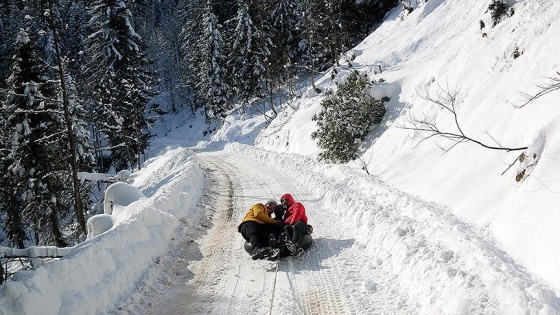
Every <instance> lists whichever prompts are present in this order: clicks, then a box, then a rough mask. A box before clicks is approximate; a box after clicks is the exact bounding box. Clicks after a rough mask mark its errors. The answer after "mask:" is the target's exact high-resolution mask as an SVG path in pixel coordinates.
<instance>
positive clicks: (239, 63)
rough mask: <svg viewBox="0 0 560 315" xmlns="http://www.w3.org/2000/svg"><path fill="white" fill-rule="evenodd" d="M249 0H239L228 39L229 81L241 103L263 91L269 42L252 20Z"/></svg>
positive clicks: (245, 102) (267, 37) (265, 84)
mask: <svg viewBox="0 0 560 315" xmlns="http://www.w3.org/2000/svg"><path fill="white" fill-rule="evenodd" d="M249 4H250V3H249V1H247V0H240V1H239V9H238V11H237V16H236V17H235V19H234V20H232V23H233V25H235V29H234V31H233V33H232V35H231V36H232V37H231V39H230V43H231V45H232V48H231V52H230V55H229V59H230V60H229V69H230V71H231V77H230V80H231V85H232V86H233V87H234V89H235V92H236V95H237V97H238V98H239V101H240V102H241V104H242V105H245V104H248V103H249V102H250V100H251V99H252V98H254V97H257V98H262V97H263V95H265V93H266V89H267V82H266V73H267V71H268V70H267V60H268V57H269V55H270V49H269V48H270V47H271V46H272V43H271V41H270V38H269V36H268V34H266V33H265V32H264V31H263V29H262V28H259V27H258V25H255V24H253V20H252V16H251V13H250V12H249Z"/></svg>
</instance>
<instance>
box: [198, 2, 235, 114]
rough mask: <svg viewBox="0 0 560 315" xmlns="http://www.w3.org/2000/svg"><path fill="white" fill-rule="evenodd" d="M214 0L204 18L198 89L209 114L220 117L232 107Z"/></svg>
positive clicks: (206, 9) (208, 3) (206, 8)
mask: <svg viewBox="0 0 560 315" xmlns="http://www.w3.org/2000/svg"><path fill="white" fill-rule="evenodd" d="M213 10H214V9H213V5H212V1H211V0H208V1H207V5H206V7H205V11H204V15H203V18H202V25H203V26H202V27H203V32H204V33H203V37H202V42H201V44H202V51H201V52H200V54H201V64H200V65H199V66H200V68H201V70H202V71H201V72H200V74H201V76H200V79H199V82H198V84H197V89H198V90H199V91H203V92H205V93H206V95H204V99H205V104H206V108H207V113H208V116H209V117H211V118H215V117H220V116H221V115H223V114H224V113H225V112H227V111H228V110H230V109H231V103H230V98H231V95H230V87H229V86H228V84H227V82H226V71H225V68H224V66H225V62H226V60H225V56H224V54H223V53H222V50H223V48H224V47H223V41H222V35H221V33H220V25H219V24H218V19H217V17H216V15H214V12H213Z"/></svg>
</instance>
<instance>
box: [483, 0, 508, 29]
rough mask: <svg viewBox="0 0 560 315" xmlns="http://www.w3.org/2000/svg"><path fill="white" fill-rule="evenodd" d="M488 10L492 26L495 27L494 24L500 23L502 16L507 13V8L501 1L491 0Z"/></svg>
mask: <svg viewBox="0 0 560 315" xmlns="http://www.w3.org/2000/svg"><path fill="white" fill-rule="evenodd" d="M488 10H489V11H490V15H491V16H492V26H496V24H498V23H500V20H501V18H502V16H504V15H505V14H506V13H507V6H506V4H505V3H504V2H503V1H502V0H492V2H491V3H490V5H489V6H488Z"/></svg>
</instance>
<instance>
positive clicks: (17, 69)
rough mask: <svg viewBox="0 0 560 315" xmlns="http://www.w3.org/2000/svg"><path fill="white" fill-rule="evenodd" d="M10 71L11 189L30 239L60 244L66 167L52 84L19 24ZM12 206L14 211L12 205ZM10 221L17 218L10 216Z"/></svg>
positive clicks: (63, 213)
mask: <svg viewBox="0 0 560 315" xmlns="http://www.w3.org/2000/svg"><path fill="white" fill-rule="evenodd" d="M15 58H16V59H15V62H14V67H13V72H12V74H11V76H10V78H9V79H8V87H9V91H8V99H7V101H6V110H7V112H8V113H10V114H9V116H8V117H7V120H6V134H7V136H8V137H9V139H10V140H11V141H10V143H9V147H7V148H5V149H6V150H7V151H8V152H9V154H8V161H9V162H10V164H9V165H6V166H7V173H5V176H12V177H13V179H14V182H15V183H17V184H16V186H15V187H13V193H15V194H16V196H21V198H22V203H18V204H22V205H24V206H25V208H24V209H21V210H23V211H22V217H23V218H24V219H25V220H26V221H28V222H29V223H30V224H31V227H32V228H33V229H34V232H35V242H36V243H37V244H38V243H39V242H46V243H52V242H54V243H55V244H56V245H58V246H65V245H66V242H65V241H64V239H63V235H62V233H61V232H60V227H59V221H58V219H59V217H60V216H64V215H66V213H67V211H68V209H69V207H68V204H67V203H66V204H65V201H68V198H67V195H68V188H67V187H69V185H68V183H69V181H68V172H67V170H65V169H64V167H66V165H64V164H63V163H60V162H61V161H60V160H59V159H58V157H60V154H61V152H64V151H65V149H64V144H63V142H61V141H59V140H60V138H59V136H60V134H61V133H62V132H63V130H64V129H63V127H62V126H61V120H62V119H61V115H60V113H61V110H60V102H59V101H58V99H57V98H56V97H57V89H56V85H55V84H54V83H53V80H50V78H49V77H48V76H47V69H46V65H45V64H43V63H42V61H41V60H39V59H38V58H37V53H36V49H35V47H34V46H33V41H32V40H31V39H30V38H29V35H28V34H27V32H26V31H24V30H23V29H21V30H20V33H19V35H18V39H17V43H16V54H15ZM14 211H17V210H14ZM13 220H14V222H17V219H16V218H15V217H14V219H13Z"/></svg>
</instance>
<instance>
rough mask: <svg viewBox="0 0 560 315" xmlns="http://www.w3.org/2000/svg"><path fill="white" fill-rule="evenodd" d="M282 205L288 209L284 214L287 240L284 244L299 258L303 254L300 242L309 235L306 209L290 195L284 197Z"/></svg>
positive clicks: (281, 200)
mask: <svg viewBox="0 0 560 315" xmlns="http://www.w3.org/2000/svg"><path fill="white" fill-rule="evenodd" d="M280 203H281V204H282V206H283V207H284V208H285V209H286V213H285V214H284V224H286V226H285V227H284V231H285V232H286V239H285V240H284V243H285V245H286V248H288V250H289V251H290V252H291V254H292V255H295V256H299V255H301V254H302V253H303V249H302V248H301V247H300V246H299V242H300V240H301V237H302V235H303V234H306V233H308V229H307V214H306V213H305V207H304V206H303V204H301V202H296V201H295V200H294V197H292V195H290V194H284V195H282V197H281V198H280Z"/></svg>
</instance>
